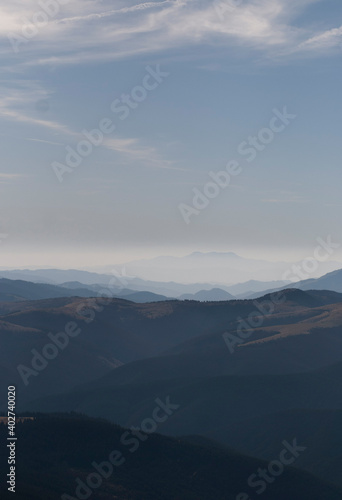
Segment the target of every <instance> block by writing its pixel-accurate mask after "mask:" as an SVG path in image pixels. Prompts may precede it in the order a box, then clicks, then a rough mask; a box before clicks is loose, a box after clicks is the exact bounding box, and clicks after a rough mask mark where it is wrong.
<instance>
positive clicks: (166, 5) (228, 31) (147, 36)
mask: <svg viewBox="0 0 342 500" xmlns="http://www.w3.org/2000/svg"><path fill="white" fill-rule="evenodd" d="M321 1H322V0H296V1H295V0H244V1H243V2H242V3H241V5H239V6H237V7H236V8H233V9H230V10H229V11H228V12H226V13H225V15H223V16H220V15H219V12H218V8H217V5H218V3H219V2H218V0H216V1H208V2H204V1H202V2H201V1H197V0H196V1H195V0H164V1H159V2H158V1H156V2H143V3H133V2H130V1H128V2H127V3H128V5H127V3H126V4H123V3H122V2H118V8H117V9H113V8H112V3H111V2H109V1H102V2H90V1H86V0H85V1H84V2H80V0H74V1H70V2H68V4H66V5H65V6H63V8H61V12H60V13H59V14H58V16H56V17H55V18H53V19H51V21H50V23H48V25H47V26H46V27H43V28H41V29H39V30H38V34H37V36H36V37H35V39H34V41H33V42H32V44H27V46H26V47H25V55H27V51H32V53H33V56H32V58H30V60H29V61H28V60H27V58H25V61H23V60H22V61H21V63H23V64H29V65H32V64H51V65H57V64H66V63H80V62H81V63H82V62H86V61H88V60H94V59H96V60H98V59H100V60H101V59H102V60H107V59H117V58H122V57H129V56H132V55H137V54H144V53H145V54H150V53H156V52H161V51H165V50H168V49H174V48H180V47H184V45H189V44H192V45H194V44H207V45H208V46H212V45H215V46H222V47H224V48H227V46H229V45H232V46H233V45H234V46H236V45H242V46H248V47H250V48H251V47H252V48H254V49H256V50H259V51H264V52H265V54H267V56H268V57H269V55H273V57H280V56H284V55H287V56H289V54H291V53H294V52H296V53H297V54H298V53H299V52H302V54H303V55H305V54H306V53H307V52H308V51H314V50H315V49H316V48H317V46H319V47H320V48H321V49H322V50H329V49H330V48H331V47H332V46H334V45H335V44H336V41H337V37H338V36H339V34H340V30H341V28H336V27H334V26H332V27H331V29H329V30H328V31H326V32H325V33H320V32H318V31H317V32H315V31H314V29H313V28H311V29H310V30H309V29H304V28H300V27H298V25H297V23H296V22H295V21H296V19H297V17H298V15H299V14H300V13H302V12H303V11H304V10H305V9H306V8H307V7H309V6H310V5H311V4H314V3H318V2H321ZM224 2H225V0H222V4H223V5H224ZM36 11H37V3H36V2H33V1H27V2H14V4H13V5H12V4H11V6H10V7H9V6H8V7H4V6H3V7H0V14H3V15H4V17H3V19H2V21H1V22H0V37H1V36H2V38H3V43H5V42H6V43H7V44H8V40H7V39H6V38H7V34H8V32H9V31H10V30H16V32H18V33H19V32H20V30H21V29H22V18H23V17H25V15H26V17H27V18H31V17H32V13H33V12H36Z"/></svg>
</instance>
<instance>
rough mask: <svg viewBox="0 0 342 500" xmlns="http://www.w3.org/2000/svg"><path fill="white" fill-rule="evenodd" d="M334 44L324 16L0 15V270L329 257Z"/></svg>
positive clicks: (61, 8) (329, 2)
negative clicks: (167, 258)
mask: <svg viewBox="0 0 342 500" xmlns="http://www.w3.org/2000/svg"><path fill="white" fill-rule="evenodd" d="M341 35H342V3H341V1H340V0H223V1H220V0H217V1H214V2H212V1H206V0H162V1H150V2H145V3H138V2H137V0H135V1H131V0H125V1H120V0H117V1H112V2H109V1H106V0H103V1H97V0H69V1H67V0H60V1H58V0H41V1H40V2H37V1H33V0H32V1H31V0H20V1H19V0H18V1H16V0H14V1H12V2H11V3H8V2H5V1H4V0H1V1H0V61H1V79H0V86H1V92H0V134H1V144H2V148H1V151H2V154H1V163H0V189H1V197H0V204H1V210H0V256H1V257H2V259H1V262H0V267H25V266H27V267H28V266H45V265H46V266H51V267H64V268H65V267H80V268H81V267H82V268H84V267H87V266H88V267H92V268H94V267H96V266H97V265H105V264H106V265H107V264H108V265H110V264H115V263H120V262H125V261H128V260H133V259H137V258H140V257H152V256H156V255H185V254H187V253H191V252H193V251H203V252H206V251H219V252H224V251H227V252H228V251H233V252H236V253H238V254H240V255H242V256H245V257H249V258H253V257H255V258H264V259H269V260H298V259H300V258H303V257H305V256H306V255H311V253H312V252H313V250H314V248H315V246H316V245H317V243H316V241H317V238H327V237H328V235H330V236H331V238H332V239H333V240H334V241H335V242H339V241H340V239H341V231H340V214H341V203H342V202H341V196H340V192H341V190H340V186H341V181H342V169H341V164H340V162H341V147H342V146H341V140H340V134H341V124H340V119H341V118H340V117H341V116H342V100H341V96H340V94H341V90H340V89H341V76H342V48H341V47H342V45H341V43H342V40H341ZM91 131H92V132H91ZM219 172H220V173H219ZM341 244H342V241H341ZM332 258H333V260H341V261H342V251H341V250H340V249H336V251H335V253H334V255H333V256H332Z"/></svg>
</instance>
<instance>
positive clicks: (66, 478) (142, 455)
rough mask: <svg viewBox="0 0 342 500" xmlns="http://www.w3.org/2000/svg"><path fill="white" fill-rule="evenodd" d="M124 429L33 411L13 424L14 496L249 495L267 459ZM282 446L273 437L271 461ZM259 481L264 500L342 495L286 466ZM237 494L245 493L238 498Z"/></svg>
mask: <svg viewBox="0 0 342 500" xmlns="http://www.w3.org/2000/svg"><path fill="white" fill-rule="evenodd" d="M170 418H172V416H171V417H170ZM124 433H128V434H130V432H129V431H127V430H125V429H123V428H120V427H118V426H115V425H111V424H108V423H106V422H103V421H99V420H89V419H86V418H83V417H78V416H73V417H70V416H62V415H60V416H36V419H35V420H34V421H26V422H24V423H20V424H19V423H18V424H17V436H18V446H19V443H20V453H18V458H17V460H18V462H17V471H18V474H19V473H20V478H19V475H18V478H17V491H16V494H15V498H17V499H18V500H31V499H32V500H57V499H61V498H64V499H65V498H67V499H68V500H70V498H72V499H73V498H76V487H77V485H78V484H80V482H82V483H83V484H85V485H86V483H87V481H88V484H89V482H90V484H95V487H94V488H91V489H90V488H89V487H88V490H85V492H82V494H83V496H82V495H81V498H88V497H90V495H92V496H91V498H94V499H96V500H100V499H101V500H110V499H111V500H112V499H114V498H115V499H117V500H133V499H137V500H138V499H139V500H161V499H163V500H213V499H218V500H236V499H239V500H241V499H242V498H243V499H244V500H245V499H246V500H251V499H252V498H255V495H256V490H255V487H254V488H251V487H250V486H248V478H249V477H250V476H251V475H252V474H255V473H257V471H258V469H259V468H260V467H261V468H267V467H268V463H267V462H263V461H260V460H257V459H253V458H248V457H245V456H242V455H239V454H237V453H235V452H233V451H229V450H223V449H222V450H219V449H215V448H214V447H212V448H211V447H210V446H209V445H208V444H206V445H205V446H200V445H195V444H190V443H188V442H187V441H182V440H180V439H170V438H166V437H163V436H160V435H158V434H154V435H148V434H142V435H141V436H142V438H143V439H144V440H140V439H138V438H137V437H136V438H134V440H133V443H132V442H130V443H129V442H128V440H127V437H126V440H127V442H126V443H125V442H124V441H122V438H123V436H124ZM0 435H1V440H2V442H4V439H5V437H6V428H5V426H4V425H0ZM130 439H132V436H131V437H130ZM136 443H138V445H136ZM292 443H293V440H291V443H290V444H292ZM134 448H136V450H134ZM283 449H284V445H283V444H282V443H281V442H280V443H279V449H278V451H277V455H276V457H275V458H277V457H279V454H280V453H281V451H282V450H283ZM114 450H117V453H115V452H114ZM113 452H114V453H115V456H114V455H112V456H113V458H114V462H115V464H116V465H115V466H112V467H111V468H108V466H107V468H106V467H104V468H102V469H101V470H102V471H104V474H106V479H105V480H104V479H103V477H102V476H99V475H98V476H97V478H96V476H94V473H95V472H96V468H95V466H94V463H96V464H97V465H100V464H102V465H103V462H104V461H107V462H108V460H109V456H110V455H111V454H112V453H113ZM304 453H305V452H304ZM289 456H291V455H290V452H288V457H289ZM6 459H7V450H6V448H5V447H1V449H0V464H1V465H0V466H1V472H2V474H4V473H5V471H7V464H6ZM108 463H109V462H108ZM90 474H93V476H92V477H91V476H90ZM92 479H93V480H94V482H93V483H92V481H91V480H92ZM264 484H265V491H264V492H263V498H264V499H265V500H274V499H275V498H276V499H277V500H288V499H289V498H291V499H295V498H298V499H299V498H300V499H301V500H322V499H325V498H326V499H329V500H340V498H341V496H342V490H341V489H338V488H337V487H334V486H331V485H329V484H328V483H325V482H324V481H321V480H319V479H317V478H316V477H314V476H312V475H310V474H308V473H305V472H301V471H298V470H296V469H293V468H291V467H286V468H285V470H284V472H283V473H282V474H281V475H278V477H276V478H274V482H273V483H272V484H268V485H267V483H266V482H264ZM1 488H2V491H1V498H4V499H7V498H13V493H8V492H6V489H5V488H6V487H5V486H4V483H2V485H1ZM242 492H244V493H245V495H243V496H241V495H240V494H241V493H242ZM63 495H64V497H63ZM67 495H69V496H67ZM239 495H240V497H239ZM78 498H80V496H78Z"/></svg>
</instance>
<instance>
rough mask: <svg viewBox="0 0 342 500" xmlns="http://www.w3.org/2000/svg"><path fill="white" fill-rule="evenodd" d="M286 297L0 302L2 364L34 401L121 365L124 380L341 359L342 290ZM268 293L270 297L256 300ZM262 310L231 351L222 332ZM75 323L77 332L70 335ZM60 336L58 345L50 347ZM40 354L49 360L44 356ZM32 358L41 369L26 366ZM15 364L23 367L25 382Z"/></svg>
mask: <svg viewBox="0 0 342 500" xmlns="http://www.w3.org/2000/svg"><path fill="white" fill-rule="evenodd" d="M284 298H285V301H284V302H283V303H281V304H278V305H276V306H275V307H274V310H273V311H269V312H270V314H268V315H263V314H262V313H261V312H260V311H258V309H256V307H257V305H256V303H255V302H254V301H248V300H244V301H229V302H217V303H215V302H212V303H209V302H208V303H200V302H195V301H189V302H181V301H167V302H158V303H152V304H134V303H132V302H129V301H125V300H119V299H113V300H107V299H106V300H105V299H99V300H95V299H81V298H70V299H68V298H59V299H50V300H44V301H33V302H23V303H22V302H20V303H2V304H1V305H0V309H2V313H3V314H2V316H1V318H0V342H1V350H0V366H2V367H3V369H4V370H9V371H11V372H13V371H14V372H15V373H14V374H13V379H12V380H11V383H16V384H17V385H18V390H19V392H21V398H22V401H28V400H30V399H31V400H32V399H33V398H38V397H40V396H43V395H48V394H53V393H63V392H68V391H69V390H71V389H72V388H73V387H76V386H78V385H80V384H82V383H85V382H91V381H95V380H96V379H98V378H100V377H102V376H103V375H105V374H106V373H109V372H110V371H111V370H113V368H118V367H121V368H119V370H117V371H115V372H113V377H114V379H115V378H116V379H117V381H120V383H121V384H127V383H135V382H137V381H139V382H143V381H145V382H149V381H154V380H164V379H174V378H175V377H178V378H185V377H186V378H194V377H213V376H217V375H229V374H231V375H233V374H237V375H241V374H265V373H274V374H282V373H296V372H305V371H309V370H314V369H317V368H320V367H325V366H329V365H332V364H333V363H336V362H338V361H342V335H341V326H342V303H341V302H339V301H341V295H339V294H336V293H333V292H322V293H321V292H310V293H309V292H302V291H299V290H288V291H286V292H285V295H284ZM267 301H269V298H268V297H267V296H266V297H265V298H264V299H263V301H261V302H258V304H259V307H260V305H261V306H262V307H263V306H264V305H265V303H267ZM256 311H257V313H258V315H259V318H260V321H261V323H262V325H261V326H260V327H259V328H255V329H253V328H251V330H250V332H248V334H247V338H246V337H245V338H244V339H243V341H242V342H243V343H238V344H237V345H236V346H235V347H236V349H235V352H233V353H231V352H229V349H228V347H227V345H226V343H225V341H224V338H223V336H222V334H223V333H225V332H231V334H232V335H235V336H236V335H237V330H238V327H239V324H240V321H241V319H242V318H247V319H248V317H249V315H250V314H253V315H254V316H253V317H255V312H256ZM266 312H267V311H266ZM68 325H69V326H68ZM70 325H72V329H73V333H72V335H71V336H70V335H68V336H66V333H65V329H66V328H70ZM51 336H52V337H51ZM56 336H57V337H56ZM51 338H53V339H54V340H51ZM56 338H57V340H56ZM58 339H59V340H58ZM61 339H62V340H61ZM51 342H53V345H52V347H51ZM55 342H57V344H58V345H59V346H61V347H58V348H56V347H54V345H55ZM58 342H59V343H58ZM47 345H49V346H50V347H49V348H48V349H49V350H48V351H46V349H47V348H46V346H47ZM51 350H52V351H51ZM43 352H44V353H45V354H44V356H43V357H46V356H47V357H48V358H49V359H48V360H47V361H46V359H45V360H44V359H43V360H42V359H41V356H42V353H43ZM51 352H52V358H53V359H51ZM37 353H38V354H37ZM45 355H46V356H45ZM37 358H39V359H38V361H37ZM37 363H38V365H39V366H40V367H41V369H40V368H39V366H38V369H37ZM134 363H135V364H134ZM33 365H35V366H36V368H34V371H35V373H32V372H27V369H28V370H30V369H32V367H33ZM122 365H126V366H122ZM18 366H21V367H26V373H28V378H27V379H26V381H29V383H28V386H27V387H25V385H24V379H23V377H22V376H21V377H20V375H19V371H20V373H21V375H22V373H23V368H21V369H20V370H19V371H18V368H17V367H18ZM24 370H25V369H24ZM40 371H43V374H40ZM3 383H4V384H5V385H6V384H7V381H6V380H4V381H3ZM111 383H112V382H111ZM113 383H114V382H113ZM115 383H117V382H115Z"/></svg>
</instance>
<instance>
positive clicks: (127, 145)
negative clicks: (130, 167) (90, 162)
mask: <svg viewBox="0 0 342 500" xmlns="http://www.w3.org/2000/svg"><path fill="white" fill-rule="evenodd" d="M103 145H104V146H105V147H106V148H107V149H110V150H112V151H115V152H116V153H119V154H120V155H122V156H123V157H126V158H127V159H129V160H130V161H131V162H133V163H134V161H136V162H138V163H139V164H144V165H145V166H148V167H151V168H162V169H170V170H183V169H180V168H177V167H175V166H174V165H173V162H171V161H168V160H165V159H163V158H162V157H161V155H160V154H159V152H158V151H157V149H156V148H154V147H149V146H145V145H143V144H142V141H141V140H139V139H136V138H115V139H106V140H105V141H104V142H103Z"/></svg>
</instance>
